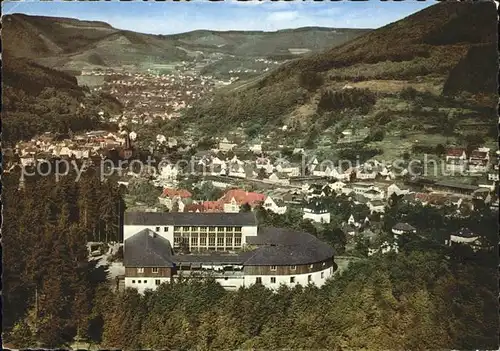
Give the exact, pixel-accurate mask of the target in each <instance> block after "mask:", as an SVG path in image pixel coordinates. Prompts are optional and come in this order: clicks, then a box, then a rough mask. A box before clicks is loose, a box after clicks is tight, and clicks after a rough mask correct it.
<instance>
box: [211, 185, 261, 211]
mask: <svg viewBox="0 0 500 351" xmlns="http://www.w3.org/2000/svg"><path fill="white" fill-rule="evenodd" d="M265 199H266V196H265V195H264V194H259V193H253V192H248V191H245V190H242V189H231V190H229V191H227V192H226V193H225V194H224V196H223V197H221V198H220V199H219V202H220V203H222V204H223V206H224V207H223V208H224V212H226V213H237V212H240V207H241V206H242V205H244V204H249V205H250V207H252V208H254V207H255V206H257V205H260V204H262V203H263V202H264V200H265Z"/></svg>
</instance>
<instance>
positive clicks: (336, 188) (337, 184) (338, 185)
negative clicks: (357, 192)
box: [328, 181, 347, 194]
mask: <svg viewBox="0 0 500 351" xmlns="http://www.w3.org/2000/svg"><path fill="white" fill-rule="evenodd" d="M328 186H329V187H330V189H332V190H333V191H335V193H336V194H340V193H342V189H344V188H345V187H346V186H347V184H346V183H344V182H341V181H336V182H334V183H330V184H328Z"/></svg>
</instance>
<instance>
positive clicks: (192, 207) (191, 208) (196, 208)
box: [184, 204, 206, 213]
mask: <svg viewBox="0 0 500 351" xmlns="http://www.w3.org/2000/svg"><path fill="white" fill-rule="evenodd" d="M184 212H197V213H201V212H206V211H205V206H203V204H189V205H186V206H184Z"/></svg>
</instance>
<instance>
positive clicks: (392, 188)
mask: <svg viewBox="0 0 500 351" xmlns="http://www.w3.org/2000/svg"><path fill="white" fill-rule="evenodd" d="M409 193H410V190H408V189H404V188H401V187H399V186H397V185H396V183H392V184H391V185H389V186H388V187H387V198H390V197H391V196H392V194H396V195H397V196H400V195H407V194H409Z"/></svg>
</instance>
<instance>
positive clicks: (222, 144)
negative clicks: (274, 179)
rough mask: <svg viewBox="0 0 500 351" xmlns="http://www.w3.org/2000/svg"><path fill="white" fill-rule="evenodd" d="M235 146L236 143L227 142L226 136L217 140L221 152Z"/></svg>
mask: <svg viewBox="0 0 500 351" xmlns="http://www.w3.org/2000/svg"><path fill="white" fill-rule="evenodd" d="M236 146H237V144H234V143H231V142H229V140H227V138H224V139H222V141H220V142H219V150H220V151H222V152H228V151H231V150H232V149H234V148H235V147H236Z"/></svg>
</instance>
